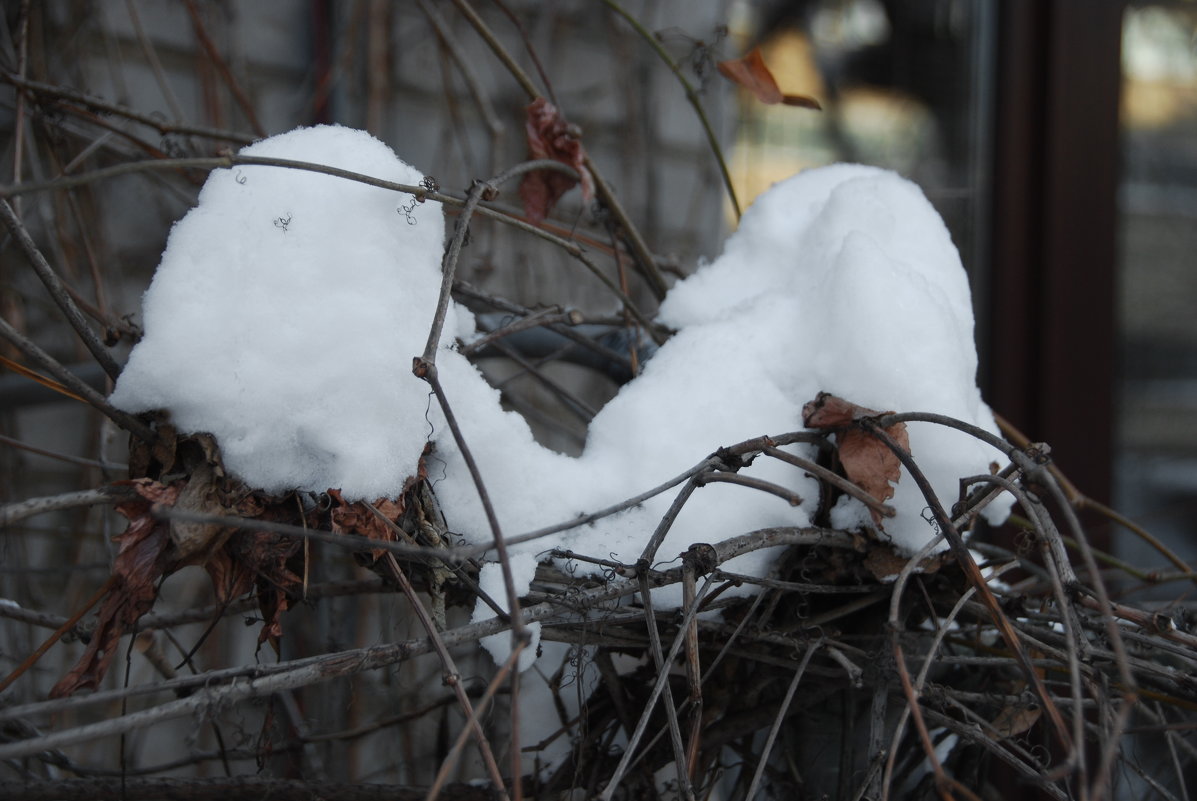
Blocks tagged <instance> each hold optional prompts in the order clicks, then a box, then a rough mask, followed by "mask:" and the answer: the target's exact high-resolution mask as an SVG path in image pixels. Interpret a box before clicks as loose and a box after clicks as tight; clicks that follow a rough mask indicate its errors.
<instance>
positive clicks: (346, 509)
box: [328, 490, 406, 560]
mask: <svg viewBox="0 0 1197 801" xmlns="http://www.w3.org/2000/svg"><path fill="white" fill-rule="evenodd" d="M328 494H329V496H330V497H331V498H332V499H333V501H334V503H336V504H337V505H336V506H334V507H333V508H332V512H331V513H330V515H329V516H330V518H331V519H332V530H333V532H335V533H337V534H355V535H358V536H361V537H365V538H366V539H368V540H372V541H375V542H395V541H396V540H397V539H398V537H396V536H395V531H394V529H392V528H391V527H390V526H388V525H387V524H386V523H384V522H383V521H382V520H380V519H379V518H378V515H376V514H374V512H373V511H372V510H371V509H370V507H369V506H367V505H366V504H364V503H362V502H361V501H355V502H353V503H350V502H349V501H346V500H345V499H344V498H342V497H341V492H340V490H329V491H328ZM372 505H373V506H374V508H375V509H377V510H378V512H379V513H380V514H381V515H382V516H383V517H385V518H386V519H387V520H390V521H391V522H392V523H396V524H397V523H398V522H399V518H400V517H402V516H403V512H404V511H405V509H406V506H405V504H404V501H403V498H399V499H398V500H392V499H390V498H379V499H378V500H376V501H374V503H373V504H372ZM385 553H386V551H385V550H383V549H382V548H375V549H373V550H371V551H370V554H371V555H372V556H373V558H374V560H377V559H378V558H379V557H381V556H382V555H383V554H385Z"/></svg>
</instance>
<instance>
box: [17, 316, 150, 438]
mask: <svg viewBox="0 0 1197 801" xmlns="http://www.w3.org/2000/svg"><path fill="white" fill-rule="evenodd" d="M0 337H3V338H4V339H6V340H8V341H9V342H10V343H12V344H13V345H15V346H16V347H17V348H18V349H19V350H20V351H21V352H22V353H24V354H25V356H26V357H28V359H29V360H30V361H31V362H33V363H34V364H36V365H37V366H38V367H40V368H41V369H42V370H44V371H45V372H47V373H50V374H51V375H53V376H54V378H56V379H57V380H58V383H60V384H62V385H63V386H65V387H66V388H67V389H69V390H70V391H71V392H73V393H75V394H76V395H78V396H80V397H81V398H83V399H84V400H85V401H87V402H88V403H89V404H90V405H92V406H94V407H95V408H96V409H97V410H99V411H100V412H101V413H102V414H104V415H105V416H107V417H108V418H109V419H110V420H112V422H114V423H116V424H117V425H118V426H120V427H121V428H123V429H125V430H126V431H128V432H129V433H131V434H133V435H134V436H136V437H137V438H138V439H141V440H144V441H145V442H153V441H154V439H155V434H154V430H153V429H152V428H150V427H149V426H147V425H146V424H145V423H143V422H141V421H140V420H138V419H137V418H136V417H134V416H132V415H131V414H129V413H128V412H122V411H121V410H120V409H117V408H116V407H115V406H113V405H112V404H111V403H109V402H108V399H107V398H105V397H104V396H103V395H101V394H100V393H99V392H96V391H95V390H94V389H92V388H91V386H89V385H88V384H86V383H84V382H83V380H82V379H80V378H79V377H78V376H77V375H75V374H74V373H72V372H71V371H70V370H68V369H66V368H65V367H63V366H62V365H61V364H60V363H59V362H58V360H57V359H55V358H54V357H53V356H51V355H50V354H48V353H46V352H45V351H44V350H42V349H41V348H40V347H38V345H37V344H36V343H34V342H33V341H32V340H30V339H29V338H27V337H26V336H25V335H24V334H22V333H20V332H19V331H17V330H16V329H15V328H13V327H12V326H11V325H9V323H8V321H7V320H5V319H4V318H2V317H0Z"/></svg>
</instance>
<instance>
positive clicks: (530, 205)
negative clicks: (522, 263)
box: [520, 97, 594, 223]
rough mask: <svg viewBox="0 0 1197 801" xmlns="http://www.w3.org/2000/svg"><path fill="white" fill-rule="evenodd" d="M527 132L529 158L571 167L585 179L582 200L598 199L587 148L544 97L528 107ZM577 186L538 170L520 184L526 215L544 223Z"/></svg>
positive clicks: (545, 171) (564, 176) (557, 174)
mask: <svg viewBox="0 0 1197 801" xmlns="http://www.w3.org/2000/svg"><path fill="white" fill-rule="evenodd" d="M526 111H527V119H526V120H525V123H524V131H525V134H526V135H527V138H528V158H529V159H552V160H554V161H560V162H561V163H562V164H568V165H569V166H570V167H573V168H574V169H575V170H577V171H578V175H580V176H581V177H582V197H583V199H584V200H585V201H586V202H587V203H589V202H590V199H591V198H593V197H594V180H593V178H591V175H590V171H589V170H587V169H586V164H585V162H586V149H585V148H583V147H582V140H581V139H579V138H578V131H577V129H576V128H574V127H573V126H572V125H570V124H569V123H567V122H566V121H565V118H564V117H562V116H561V112H560V111H558V110H557V107H556V106H554V105H553V104H552V103H550V102H549V101H547V100H545V99H544V98H543V97H538V98H536V99H535V100H533V101H532V102H531V103H529V104H528V106H527V109H526ZM575 184H577V181H575V180H574V179H573V178H570V177H569V176H568V175H565V174H563V173H559V172H556V171H554V170H535V171H533V172H530V173H527V174H526V175H524V179H523V180H522V181H521V182H520V198H521V199H522V200H523V201H524V214H526V215H527V216H528V219H529V220H531V221H532V222H534V223H539V222H542V221H543V220H544V219H545V218H546V217H548V216H549V212H550V211H552V210H553V205H554V204H555V203H556V202H557V201H558V200H559V199H560V198H561V196H562V195H564V194H565V193H566V192H568V191H569V190H570V189H573V188H574V185H575Z"/></svg>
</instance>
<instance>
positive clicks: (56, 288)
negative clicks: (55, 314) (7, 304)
mask: <svg viewBox="0 0 1197 801" xmlns="http://www.w3.org/2000/svg"><path fill="white" fill-rule="evenodd" d="M0 220H3V221H4V224H5V225H6V226H7V227H8V230H9V231H10V232H11V233H12V235H13V238H14V239H16V240H17V244H19V245H20V246H21V250H22V251H24V253H25V258H27V259H28V260H29V264H30V266H31V267H33V271H34V272H35V273H37V277H38V278H40V279H41V280H42V283H43V284H45V285H46V289H47V290H48V291H49V292H50V297H51V298H53V300H54V302H55V303H57V304H58V308H60V309H61V310H62V313H63V315H64V316H65V317H66V319H67V322H69V323H70V324H71V327H72V328H74V329H75V333H77V334H78V335H79V338H80V339H81V340H83V344H84V345H86V346H87V349H88V350H89V351H91V354H92V356H94V357H95V358H96V361H97V362H98V363H99V364H100V366H101V367H103V368H104V372H106V373H108V377H109V378H112V379H114V380H115V379H116V377H117V376H118V375H120V373H121V366H120V365H119V364H117V361H116V359H114V358H113V357H112V354H111V353H110V352H109V350H108V348H107V347H105V346H104V343H103V342H101V341H100V338H99V337H98V336H96V332H95V331H92V330H91V326H90V325H88V323H87V320H86V319H84V317H83V312H81V311H79V307H78V306H76V305H75V301H74V300H72V299H71V295H70V293H69V292H67V289H66V286H65V285H64V284H63V283H62V279H60V278H59V277H58V273H56V272H54V268H53V267H51V266H50V263H49V262H48V261H46V257H45V256H43V255H42V252H41V251H40V250H38V247H37V245H36V244H35V243H34V241H33V237H31V236H30V235H29V232H28V231H27V230H25V226H24V225H23V224H22V223H21V220H20V218H19V217H17V213H16V212H15V211H14V210H13V207H12V206H10V205H8V201H6V200H0Z"/></svg>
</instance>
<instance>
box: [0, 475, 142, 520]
mask: <svg viewBox="0 0 1197 801" xmlns="http://www.w3.org/2000/svg"><path fill="white" fill-rule="evenodd" d="M133 495H134V493H133V491H132V489H130V488H129V487H122V486H117V485H111V486H106V487H100V488H98V489H89V490H79V491H78V492H64V493H62V494H60V495H46V496H43V497H40V498H26V499H25V500H23V501H14V502H12V503H7V504H4V505H3V506H0V528H7V527H8V526H11V525H13V524H14V523H17V522H20V521H21V520H25V519H26V518H30V517H34V516H36V515H41V514H46V513H48V512H61V511H63V510H64V509H82V508H86V507H88V506H99V505H100V504H105V503H113V502H115V501H119V500H122V499H125V498H129V497H132V496H133Z"/></svg>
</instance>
